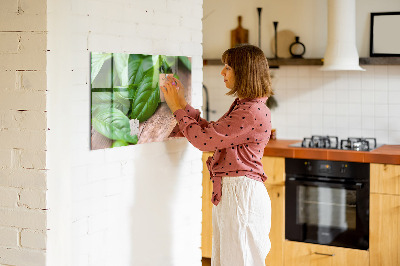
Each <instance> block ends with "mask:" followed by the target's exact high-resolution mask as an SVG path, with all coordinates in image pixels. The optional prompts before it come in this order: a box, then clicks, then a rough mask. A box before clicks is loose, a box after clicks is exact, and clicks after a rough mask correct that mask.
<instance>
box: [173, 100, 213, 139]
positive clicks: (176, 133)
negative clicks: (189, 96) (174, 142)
mask: <svg viewBox="0 0 400 266" xmlns="http://www.w3.org/2000/svg"><path fill="white" fill-rule="evenodd" d="M183 110H184V111H185V112H186V114H187V115H188V116H190V117H191V118H193V119H194V120H196V121H197V122H198V123H199V125H200V126H202V127H205V126H208V124H209V122H208V121H207V120H205V119H203V118H201V117H200V111H199V110H197V109H194V108H193V107H192V106H191V105H190V104H187V105H186V106H185V108H184V109H183ZM169 137H184V135H183V134H182V132H181V131H180V129H179V124H177V125H176V126H175V127H174V129H173V130H172V131H171V134H170V135H169Z"/></svg>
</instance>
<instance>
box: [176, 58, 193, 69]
mask: <svg viewBox="0 0 400 266" xmlns="http://www.w3.org/2000/svg"><path fill="white" fill-rule="evenodd" d="M179 61H180V62H182V64H183V65H184V66H185V67H186V68H187V69H188V70H190V71H192V63H191V62H190V60H189V57H187V56H179Z"/></svg>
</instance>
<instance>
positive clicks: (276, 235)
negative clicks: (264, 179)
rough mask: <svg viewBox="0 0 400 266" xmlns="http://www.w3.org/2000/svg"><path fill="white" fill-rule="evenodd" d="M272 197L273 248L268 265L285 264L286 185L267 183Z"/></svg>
mask: <svg viewBox="0 0 400 266" xmlns="http://www.w3.org/2000/svg"><path fill="white" fill-rule="evenodd" d="M265 187H266V188H267V190H268V195H269V197H270V199H271V208H272V210H271V216H272V217H271V231H270V233H269V239H270V241H271V250H270V251H269V253H268V256H267V258H266V259H265V265H266V266H279V265H283V248H284V246H283V243H284V240H285V187H284V186H273V185H268V184H265Z"/></svg>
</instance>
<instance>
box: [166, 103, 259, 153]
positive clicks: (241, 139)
mask: <svg viewBox="0 0 400 266" xmlns="http://www.w3.org/2000/svg"><path fill="white" fill-rule="evenodd" d="M174 116H175V117H176V120H177V121H178V125H179V129H180V131H181V132H182V134H183V135H184V136H185V137H186V138H187V139H188V140H189V141H190V143H192V145H193V146H195V147H196V148H198V149H199V150H201V151H211V150H216V149H224V148H229V147H232V149H233V148H234V146H237V145H240V144H243V143H246V142H250V141H253V139H251V138H250V137H249V136H248V133H249V131H251V130H254V126H252V125H253V124H255V122H256V121H255V118H254V115H253V114H252V113H251V112H250V109H248V108H246V109H242V108H236V109H233V110H232V112H230V113H229V114H227V115H226V116H224V117H222V118H221V119H219V120H218V122H213V123H208V125H207V126H205V123H203V122H202V121H200V123H199V122H198V121H196V119H194V118H193V117H191V116H189V115H188V114H187V112H186V111H184V110H182V109H179V110H177V111H175V113H174ZM261 126H262V124H261Z"/></svg>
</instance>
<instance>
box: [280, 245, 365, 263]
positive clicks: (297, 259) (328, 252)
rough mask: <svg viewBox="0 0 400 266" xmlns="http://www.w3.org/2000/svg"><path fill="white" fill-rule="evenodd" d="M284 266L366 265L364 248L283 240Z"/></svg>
mask: <svg viewBox="0 0 400 266" xmlns="http://www.w3.org/2000/svg"><path fill="white" fill-rule="evenodd" d="M284 265H285V266H322V265H323V266H367V265H369V254H368V251H365V250H357V249H350V248H340V247H332V246H324V245H315V244H308V243H301V242H293V241H287V240H286V241H285V264H284Z"/></svg>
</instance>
